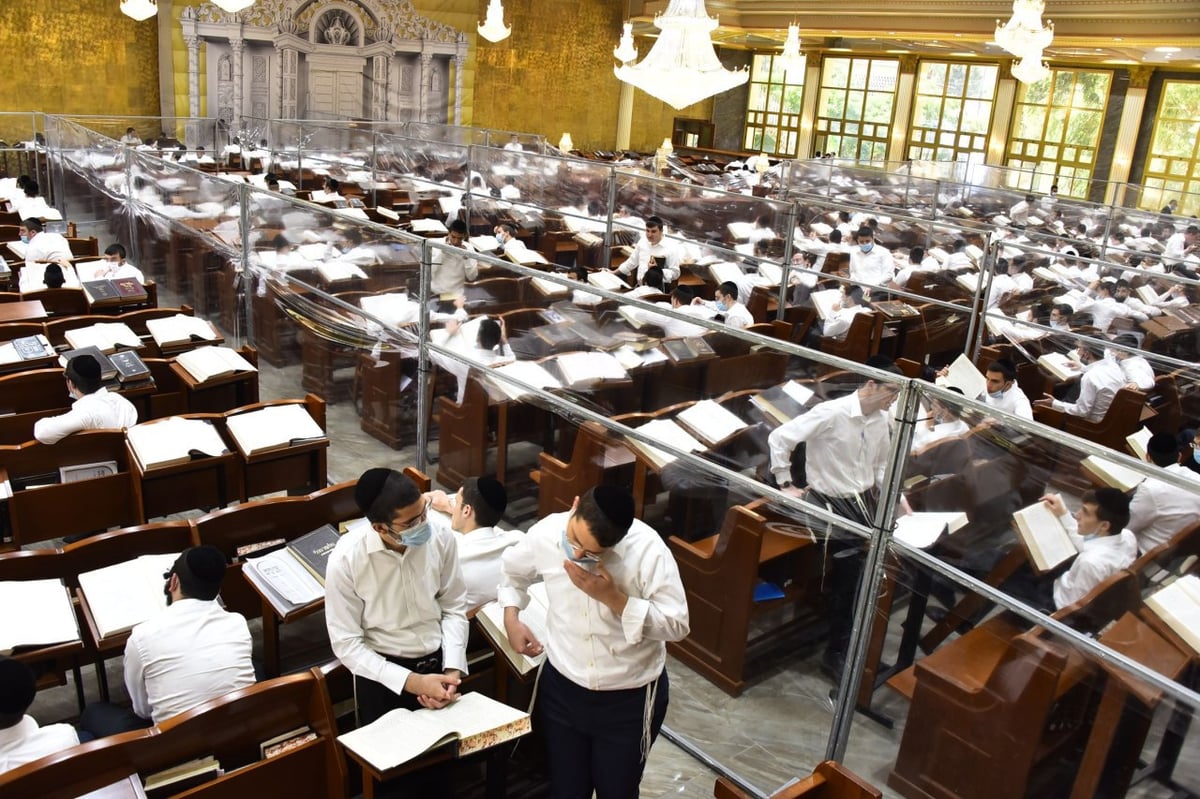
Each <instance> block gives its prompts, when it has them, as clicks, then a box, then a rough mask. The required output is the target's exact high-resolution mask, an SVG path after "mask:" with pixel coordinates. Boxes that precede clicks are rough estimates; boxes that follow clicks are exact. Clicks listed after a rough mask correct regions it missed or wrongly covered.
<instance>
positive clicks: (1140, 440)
mask: <svg viewBox="0 0 1200 799" xmlns="http://www.w3.org/2000/svg"><path fill="white" fill-rule="evenodd" d="M1152 435H1153V433H1151V432H1150V429H1149V428H1147V427H1143V428H1141V429H1140V430H1138V431H1137V432H1136V433H1132V434H1130V435H1127V436H1125V443H1126V444H1127V445H1128V446H1129V451H1130V452H1132V453H1133V456H1134V457H1135V458H1137V459H1138V460H1140V461H1144V460H1146V455H1147V454H1148V453H1147V452H1146V447H1148V446H1150V437H1151V436H1152Z"/></svg>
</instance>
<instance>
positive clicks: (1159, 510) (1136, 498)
mask: <svg viewBox="0 0 1200 799" xmlns="http://www.w3.org/2000/svg"><path fill="white" fill-rule="evenodd" d="M1163 471H1165V472H1170V473H1171V474H1173V475H1176V476H1177V477H1183V478H1185V479H1188V480H1192V481H1194V482H1195V483H1196V487H1195V488H1194V489H1192V490H1191V491H1188V490H1186V489H1183V488H1178V487H1177V486H1173V485H1171V484H1169V483H1164V482H1163V481H1161V480H1155V479H1154V478H1153V477H1148V478H1146V479H1145V480H1143V481H1142V482H1141V483H1140V484H1139V485H1138V487H1137V489H1135V490H1134V492H1133V499H1132V500H1130V502H1129V529H1130V530H1132V531H1133V534H1134V535H1135V536H1137V543H1138V551H1139V552H1147V551H1149V550H1151V549H1154V547H1156V546H1158V545H1159V544H1162V543H1164V542H1165V541H1168V540H1170V538H1171V536H1173V535H1175V534H1176V533H1178V532H1179V531H1180V530H1182V529H1184V528H1185V527H1189V526H1191V525H1193V524H1195V523H1196V522H1200V474H1197V473H1196V472H1193V471H1192V470H1191V469H1189V468H1188V467H1186V466H1184V465H1183V464H1180V463H1172V464H1171V465H1170V466H1166V467H1164V468H1163Z"/></svg>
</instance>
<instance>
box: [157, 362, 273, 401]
mask: <svg viewBox="0 0 1200 799" xmlns="http://www.w3.org/2000/svg"><path fill="white" fill-rule="evenodd" d="M247 360H249V361H250V362H251V363H254V362H255V361H257V360H258V359H257V358H256V357H254V356H253V354H251V355H250V356H249V357H247ZM171 371H172V372H174V373H175V374H176V375H177V376H178V377H179V380H180V382H181V383H182V385H183V387H184V389H185V391H186V392H187V398H188V412H189V413H224V412H225V411H227V410H229V409H230V408H240V407H242V406H243V405H253V404H254V403H256V402H258V372H257V371H253V372H234V373H232V374H227V375H222V376H221V377H214V378H212V379H210V380H204V381H200V380H197V379H196V378H194V377H192V373H191V372H189V371H188V370H187V369H184V368H183V367H182V366H180V365H179V364H178V363H175V362H172V363H171Z"/></svg>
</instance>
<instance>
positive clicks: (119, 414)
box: [33, 354, 137, 444]
mask: <svg viewBox="0 0 1200 799" xmlns="http://www.w3.org/2000/svg"><path fill="white" fill-rule="evenodd" d="M63 377H65V378H66V380H67V394H69V395H70V396H71V397H72V399H73V400H74V404H73V405H71V410H69V411H67V412H66V413H64V414H60V415H59V416H47V417H46V418H44V419H38V420H37V422H35V423H34V425H33V437H34V438H36V439H37V440H38V441H40V442H42V443H43V444H57V443H58V442H59V441H62V440H63V439H64V438H66V437H67V436H69V435H71V434H72V433H78V432H79V431H80V430H119V429H121V428H125V427H133V426H134V425H135V424H137V408H136V407H134V405H133V403H132V402H130V401H129V400H127V399H125V398H124V397H122V396H121V395H120V394H114V393H111V392H109V390H108V389H106V388H104V387H103V386H102V385H100V364H99V363H98V362H97V361H96V359H95V358H93V357H92V356H91V355H87V354H84V355H76V356H75V357H74V358H72V359H71V360H70V361H68V362H67V367H66V369H65V370H64V371H63Z"/></svg>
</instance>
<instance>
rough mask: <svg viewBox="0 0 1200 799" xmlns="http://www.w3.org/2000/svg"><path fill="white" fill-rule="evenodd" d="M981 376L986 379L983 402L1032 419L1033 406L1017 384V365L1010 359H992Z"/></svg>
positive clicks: (1023, 417)
mask: <svg viewBox="0 0 1200 799" xmlns="http://www.w3.org/2000/svg"><path fill="white" fill-rule="evenodd" d="M983 376H984V377H985V378H986V379H987V390H986V393H985V394H984V396H983V401H984V402H985V403H987V404H988V405H990V406H992V407H993V408H997V409H999V410H1002V411H1004V412H1005V413H1011V414H1012V415H1013V416H1019V417H1021V418H1022V419H1029V420H1030V421H1032V420H1033V407H1032V406H1031V405H1030V403H1029V398H1028V397H1026V396H1025V392H1024V391H1022V390H1021V387H1020V386H1018V385H1017V367H1016V365H1015V364H1014V363H1013V362H1012V361H1010V360H1008V359H1007V358H1000V359H999V360H995V361H992V362H991V363H989V364H988V366H987V370H986V371H985V372H984V375H983Z"/></svg>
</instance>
